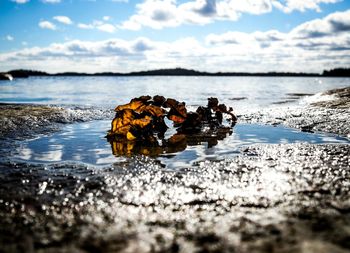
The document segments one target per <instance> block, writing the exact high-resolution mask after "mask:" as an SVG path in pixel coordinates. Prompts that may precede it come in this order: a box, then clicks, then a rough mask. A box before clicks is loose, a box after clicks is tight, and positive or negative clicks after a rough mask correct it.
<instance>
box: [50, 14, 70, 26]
mask: <svg viewBox="0 0 350 253" xmlns="http://www.w3.org/2000/svg"><path fill="white" fill-rule="evenodd" d="M53 19H54V20H56V21H58V22H60V23H62V24H65V25H71V24H73V22H72V20H71V19H70V18H69V17H67V16H55V17H53Z"/></svg>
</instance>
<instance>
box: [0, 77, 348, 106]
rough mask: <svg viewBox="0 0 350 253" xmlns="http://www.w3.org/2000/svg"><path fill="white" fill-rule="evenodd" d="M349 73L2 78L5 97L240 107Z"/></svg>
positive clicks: (337, 81)
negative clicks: (210, 101) (155, 99)
mask: <svg viewBox="0 0 350 253" xmlns="http://www.w3.org/2000/svg"><path fill="white" fill-rule="evenodd" d="M349 83H350V81H349V78H314V77H205V76H204V77H193V76H191V77H184V76H168V77H167V76H158V77H157V76H148V77H79V76H78V77H30V78H27V79H15V80H14V81H13V82H0V102H19V103H40V104H56V105H57V104H59V105H61V104H65V105H77V104H78V105H98V106H104V107H108V108H114V107H115V106H116V105H117V104H122V103H126V102H129V100H130V99H131V98H133V97H137V96H141V95H146V94H149V95H156V94H159V95H163V96H165V97H173V98H176V99H178V100H181V101H185V102H186V103H187V104H188V105H194V106H197V105H205V104H206V99H207V97H211V96H214V97H218V98H219V99H220V101H221V102H223V103H225V104H230V105H233V106H234V108H235V109H236V110H244V109H245V108H252V107H261V106H266V105H271V104H274V103H277V104H279V103H286V102H287V103H290V102H293V101H295V99H296V98H299V96H296V95H298V94H299V95H300V94H315V93H318V92H323V91H325V90H328V89H332V88H337V87H345V86H348V85H349Z"/></svg>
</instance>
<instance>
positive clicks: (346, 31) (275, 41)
mask: <svg viewBox="0 0 350 253" xmlns="http://www.w3.org/2000/svg"><path fill="white" fill-rule="evenodd" d="M175 67H182V68H189V69H195V70H200V71H209V72H217V71H230V72H269V71H279V72H281V71H284V72H314V73H321V72H322V71H323V70H325V69H327V70H328V69H332V68H338V67H350V0H143V1H142V0H0V71H8V70H12V69H33V70H41V71H47V72H50V73H57V72H64V71H76V72H89V73H96V72H105V71H112V72H131V71H140V70H151V69H160V68H175Z"/></svg>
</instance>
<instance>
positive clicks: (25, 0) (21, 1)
mask: <svg viewBox="0 0 350 253" xmlns="http://www.w3.org/2000/svg"><path fill="white" fill-rule="evenodd" d="M12 2H15V3H18V4H25V3H28V2H29V0H12Z"/></svg>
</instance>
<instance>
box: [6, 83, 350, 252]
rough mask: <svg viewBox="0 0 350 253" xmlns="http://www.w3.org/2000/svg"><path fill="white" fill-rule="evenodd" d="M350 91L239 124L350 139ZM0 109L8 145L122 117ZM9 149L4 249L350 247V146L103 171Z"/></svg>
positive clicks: (132, 162)
mask: <svg viewBox="0 0 350 253" xmlns="http://www.w3.org/2000/svg"><path fill="white" fill-rule="evenodd" d="M349 94H350V88H346V89H341V90H333V91H328V92H327V94H325V95H329V96H330V97H329V99H328V100H327V101H322V102H317V103H314V104H310V105H306V106H300V107H297V108H288V107H284V108H283V110H282V109H274V108H268V109H264V110H259V111H252V112H248V113H246V114H241V115H238V120H239V121H241V122H247V123H254V122H257V123H262V124H272V125H279V124H281V125H285V126H289V127H293V128H297V129H300V130H302V131H308V132H313V131H322V132H328V133H335V134H339V135H342V136H344V137H347V138H349V134H350V129H349V126H350V108H349V101H350V95H349ZM0 114H1V115H0V116H1V117H0V119H1V122H0V123H1V124H0V125H1V130H0V131H1V135H2V136H3V140H2V143H3V144H4V145H5V144H6V143H9V140H10V139H11V138H12V137H13V136H16V138H19V139H21V138H27V136H28V134H29V135H30V136H35V135H36V134H40V133H44V132H47V131H56V130H57V129H59V127H60V124H64V123H71V122H76V121H85V120H92V119H106V118H112V117H113V112H111V111H107V110H103V109H96V108H95V109H91V108H90V109H86V108H75V109H74V108H73V109H69V110H67V109H65V108H61V107H48V106H30V105H1V110H0ZM16 133H17V134H16ZM10 153H11V148H7V149H6V150H5V152H3V154H2V155H1V159H2V162H0V167H1V168H0V170H1V173H0V252H45V253H46V252H242V253H246V252H247V253H248V252H286V253H287V252H288V253H292V252H293V253H294V252H321V253H322V252H324V253H326V252H327V253H328V252H336V253H337V252H339V253H343V252H350V244H349V242H350V201H349V199H350V198H349V197H350V170H349V164H350V145H349V144H318V145H316V144H305V143H298V144H278V145H272V144H257V145H252V146H248V147H244V148H242V149H241V151H240V154H239V155H237V156H236V157H235V158H233V159H226V160H223V161H220V162H214V161H205V162H200V163H198V164H197V166H193V167H189V168H186V169H178V170H169V169H166V168H164V167H163V166H162V165H161V164H159V163H158V162H157V161H156V160H154V159H151V158H147V157H133V158H130V159H129V160H128V162H125V163H115V164H112V165H110V166H106V167H103V168H101V167H99V168H97V167H93V166H90V165H84V164H77V163H54V164H49V165H48V164H25V163H15V162H13V161H10V160H8V159H6V155H7V154H10Z"/></svg>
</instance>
